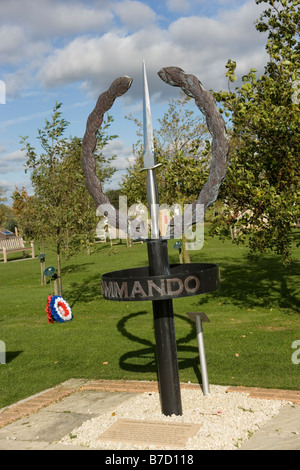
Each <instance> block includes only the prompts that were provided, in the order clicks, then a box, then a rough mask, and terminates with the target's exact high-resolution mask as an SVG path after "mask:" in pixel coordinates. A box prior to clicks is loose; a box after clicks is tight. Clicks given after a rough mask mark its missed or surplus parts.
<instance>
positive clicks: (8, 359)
mask: <svg viewBox="0 0 300 470" xmlns="http://www.w3.org/2000/svg"><path fill="white" fill-rule="evenodd" d="M22 352H23V351H6V364H8V363H9V362H12V361H13V360H14V359H16V357H18V356H19V355H20V354H22Z"/></svg>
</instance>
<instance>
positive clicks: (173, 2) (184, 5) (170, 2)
mask: <svg viewBox="0 0 300 470" xmlns="http://www.w3.org/2000/svg"><path fill="white" fill-rule="evenodd" d="M166 3H167V7H168V9H169V10H170V11H172V12H174V11H176V12H180V13H184V12H186V11H188V10H189V9H190V7H191V4H190V1H189V0H167V2H166Z"/></svg>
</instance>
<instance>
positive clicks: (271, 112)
mask: <svg viewBox="0 0 300 470" xmlns="http://www.w3.org/2000/svg"><path fill="white" fill-rule="evenodd" d="M256 3H257V4H259V3H267V4H268V5H269V8H268V9H266V10H265V11H264V12H263V14H262V15H261V17H260V19H259V20H258V21H257V22H256V28H257V30H258V31H261V32H267V33H268V41H267V44H266V50H267V52H268V54H269V61H268V63H267V64H266V67H265V71H264V74H263V75H262V76H260V77H257V75H256V70H254V69H251V70H250V72H249V73H248V74H247V75H245V76H244V77H243V78H242V82H243V83H242V85H241V86H240V87H237V88H236V89H235V91H231V89H230V87H229V91H227V92H226V91H221V92H219V93H215V97H216V99H217V100H218V101H219V102H220V103H222V104H223V111H224V112H226V115H227V117H228V118H229V119H230V121H231V125H232V128H231V151H230V164H229V167H228V173H227V176H226V180H225V182H224V184H223V186H222V190H221V193H220V197H222V198H223V199H224V200H225V202H226V204H225V206H224V209H223V211H221V212H220V213H219V215H218V217H217V218H216V219H215V221H214V224H213V227H212V233H218V234H219V235H221V236H224V235H226V234H228V232H229V229H230V228H232V229H234V230H235V231H236V233H237V235H236V238H235V241H236V242H245V241H246V240H248V243H249V247H250V250H251V251H252V252H254V253H255V252H265V251H267V250H272V251H274V252H275V253H277V254H280V255H282V256H283V260H284V262H285V263H287V262H288V261H289V259H290V255H291V244H292V241H293V237H294V228H295V226H296V223H297V221H298V220H299V218H300V211H299V202H300V187H299V182H300V180H299V155H300V138H299V129H300V113H299V101H298V100H297V99H296V95H297V93H298V92H297V89H296V88H295V86H296V85H298V86H299V83H300V82H299V78H300V77H299V63H300V45H299V33H300V13H299V8H297V5H298V6H299V1H298V0H297V1H295V0H280V1H275V0H256ZM226 68H227V73H226V75H227V76H228V78H229V83H230V82H234V81H235V80H236V77H235V68H236V63H235V62H234V61H232V60H229V61H228V62H227V65H226Z"/></svg>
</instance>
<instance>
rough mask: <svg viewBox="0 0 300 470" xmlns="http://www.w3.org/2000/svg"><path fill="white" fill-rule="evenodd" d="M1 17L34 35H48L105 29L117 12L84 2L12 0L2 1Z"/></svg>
mask: <svg viewBox="0 0 300 470" xmlns="http://www.w3.org/2000/svg"><path fill="white" fill-rule="evenodd" d="M101 3H102V4H103V3H105V2H101ZM1 18H2V21H3V20H5V21H6V22H9V23H14V24H18V25H20V26H21V27H22V28H24V29H25V30H26V31H27V33H28V34H30V35H31V36H33V37H36V36H38V37H39V38H42V37H44V38H45V37H49V35H53V34H57V35H68V34H78V33H83V32H86V31H91V30H93V31H98V32H99V31H101V30H102V31H103V29H107V28H108V27H109V26H110V24H111V21H112V19H113V14H112V12H111V11H110V9H109V8H107V7H105V6H104V7H101V6H98V7H97V8H91V7H89V6H86V5H85V3H84V2H80V1H63V0H38V1H37V0H36V1H34V2H33V1H32V0H12V1H10V2H1ZM1 18H0V23H1Z"/></svg>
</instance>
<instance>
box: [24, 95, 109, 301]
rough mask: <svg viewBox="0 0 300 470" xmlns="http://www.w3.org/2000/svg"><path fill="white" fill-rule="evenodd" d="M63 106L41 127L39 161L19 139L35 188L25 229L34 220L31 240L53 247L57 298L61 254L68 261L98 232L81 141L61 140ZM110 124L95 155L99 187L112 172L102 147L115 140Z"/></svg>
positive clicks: (101, 137) (28, 209) (101, 136)
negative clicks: (84, 167) (108, 131)
mask: <svg viewBox="0 0 300 470" xmlns="http://www.w3.org/2000/svg"><path fill="white" fill-rule="evenodd" d="M61 105H62V104H61V103H55V106H54V109H53V115H52V120H51V121H48V120H46V121H45V127H44V128H43V129H42V130H40V129H39V130H38V139H39V141H40V143H41V147H42V149H43V151H44V152H43V153H41V154H40V155H38V154H37V152H36V151H35V149H34V148H33V147H32V146H31V145H30V144H29V142H28V141H27V139H28V137H21V143H22V144H23V145H24V150H25V151H26V155H27V166H26V171H30V172H31V175H30V177H31V183H32V186H33V188H34V197H33V198H30V200H29V201H27V207H26V214H25V215H26V216H28V218H27V223H28V219H29V220H30V221H32V222H33V218H34V223H33V225H32V228H33V230H34V234H35V237H36V238H38V239H40V240H45V241H46V240H50V241H51V242H52V243H53V244H54V245H55V252H56V255H57V276H58V283H59V295H62V281H61V254H62V253H63V252H65V253H68V254H69V255H71V254H73V253H74V252H75V251H77V250H78V249H79V247H80V246H87V245H88V244H89V242H90V238H91V236H92V237H93V236H94V232H95V227H96V214H95V211H94V206H93V204H92V202H91V197H90V195H89V193H88V191H87V190H86V186H85V179H84V175H83V171H82V165H81V158H82V156H81V145H82V140H81V139H79V138H77V137H72V138H69V139H66V138H65V137H64V133H65V130H66V128H67V126H68V124H69V123H68V122H66V121H65V120H64V119H63V118H62V113H61V111H60V108H61ZM110 121H111V119H110V117H108V119H107V122H106V126H104V128H103V130H102V131H101V132H102V133H101V134H100V135H99V138H98V145H97V149H96V157H97V172H98V174H100V175H99V176H100V178H101V180H102V181H103V180H104V181H105V180H107V178H109V177H110V176H111V174H113V172H114V171H115V170H114V169H113V168H112V167H111V166H110V161H109V163H108V164H106V165H105V163H104V162H105V159H104V157H103V155H102V149H103V147H104V146H105V145H106V144H107V143H108V141H109V140H110V139H111V138H114V137H115V136H107V135H106V130H107V128H108V126H109V123H110ZM23 215H24V211H23Z"/></svg>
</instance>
